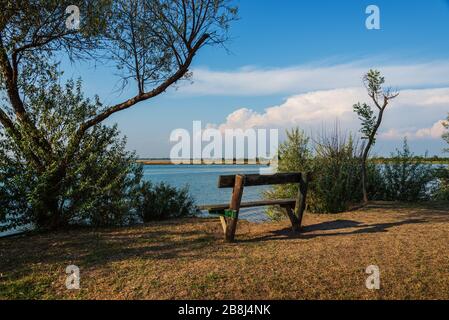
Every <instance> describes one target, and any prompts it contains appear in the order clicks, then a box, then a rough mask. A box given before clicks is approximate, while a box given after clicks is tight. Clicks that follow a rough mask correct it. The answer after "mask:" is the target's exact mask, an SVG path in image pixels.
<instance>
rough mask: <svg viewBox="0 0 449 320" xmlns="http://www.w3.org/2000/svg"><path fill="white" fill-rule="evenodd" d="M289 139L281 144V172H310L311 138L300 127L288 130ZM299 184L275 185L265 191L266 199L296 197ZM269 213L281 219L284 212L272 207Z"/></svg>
mask: <svg viewBox="0 0 449 320" xmlns="http://www.w3.org/2000/svg"><path fill="white" fill-rule="evenodd" d="M286 134H287V139H286V140H285V141H284V142H283V143H281V144H280V146H279V151H278V155H279V163H278V170H279V172H308V171H311V170H312V167H311V165H312V163H311V161H312V153H311V150H310V139H309V138H308V137H307V136H306V135H305V133H304V132H303V131H300V130H299V129H298V128H296V129H293V130H291V131H287V132H286ZM297 193H298V186H297V185H279V186H273V188H271V189H270V190H268V191H266V192H264V194H263V195H264V197H265V198H266V199H288V198H294V197H296V195H297ZM267 215H268V216H269V217H270V218H271V219H273V220H279V219H281V218H282V217H283V215H284V213H283V211H282V210H281V209H279V208H278V207H271V208H269V209H268V210H267Z"/></svg>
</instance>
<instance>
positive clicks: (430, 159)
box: [137, 156, 449, 165]
mask: <svg viewBox="0 0 449 320" xmlns="http://www.w3.org/2000/svg"><path fill="white" fill-rule="evenodd" d="M392 159H393V158H391V157H374V158H371V160H372V161H374V162H375V163H389V162H391V161H392ZM413 160H415V161H417V162H426V163H432V164H449V157H439V156H433V157H423V156H414V157H413ZM242 161H243V164H254V160H252V161H249V160H248V159H244V160H240V161H239V163H238V164H242ZM137 162H139V163H142V164H147V165H150V164H159V165H161V164H172V162H171V160H170V159H169V158H154V159H148V158H146V159H138V160H137ZM184 163H185V164H188V163H195V164H199V161H198V160H195V161H194V160H193V159H190V160H188V159H186V160H184ZM233 163H234V164H236V163H237V160H236V159H234V160H233ZM256 163H257V164H260V163H261V162H260V161H259V159H257V160H256ZM262 163H263V164H267V163H266V160H264V161H263V162H262ZM201 164H210V161H202V162H201ZM223 164H225V160H224V159H223ZM228 164H229V163H228Z"/></svg>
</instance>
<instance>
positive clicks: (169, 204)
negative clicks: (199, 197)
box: [136, 182, 197, 222]
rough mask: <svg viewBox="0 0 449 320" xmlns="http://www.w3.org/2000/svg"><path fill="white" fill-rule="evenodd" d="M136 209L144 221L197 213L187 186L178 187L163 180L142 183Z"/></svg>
mask: <svg viewBox="0 0 449 320" xmlns="http://www.w3.org/2000/svg"><path fill="white" fill-rule="evenodd" d="M136 210H137V212H138V214H139V216H140V217H141V218H142V220H143V221H144V222H148V221H154V220H165V219H172V218H180V217H191V216H194V215H195V214H196V213H197V208H196V206H195V202H194V200H193V198H192V197H191V196H190V195H189V190H188V187H184V188H181V189H178V188H175V187H171V186H169V185H167V184H165V183H163V182H162V183H160V184H156V185H153V184H152V183H151V182H144V183H143V184H142V186H141V188H140V192H139V199H138V203H137V206H136Z"/></svg>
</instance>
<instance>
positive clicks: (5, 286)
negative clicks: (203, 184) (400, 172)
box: [0, 203, 449, 299]
mask: <svg viewBox="0 0 449 320" xmlns="http://www.w3.org/2000/svg"><path fill="white" fill-rule="evenodd" d="M304 222H305V228H304V231H303V233H302V235H300V236H294V235H292V234H291V233H290V231H289V229H288V223H287V222H280V223H266V224H259V225H258V224H252V223H248V222H241V223H239V228H238V235H237V239H238V242H237V243H235V244H225V243H223V241H222V239H221V237H222V236H221V227H220V224H219V222H218V221H217V220H216V219H207V220H205V219H188V220H180V221H171V222H163V223H154V224H148V225H145V226H141V227H133V228H123V229H104V230H99V231H97V232H93V231H91V230H77V231H70V232H61V233H51V234H38V235H32V236H24V237H16V238H7V239H3V240H0V298H3V299H5V298H7V299H14V298H39V299H49V298H63V299H449V204H447V203H446V204H440V205H435V204H434V205H432V206H431V207H430V206H429V205H427V206H405V205H399V204H387V203H376V204H373V205H370V206H369V207H367V208H365V209H363V210H360V211H356V212H350V213H344V214H339V215H310V214H309V215H306V217H305V221H304ZM70 264H75V265H77V266H79V268H80V269H81V289H80V290H79V291H69V290H67V289H66V288H65V276H66V275H65V268H66V266H67V265H70ZM372 264H374V265H377V266H379V268H380V270H381V290H377V291H370V290H368V289H366V287H365V279H366V277H367V276H368V275H367V274H366V273H365V269H366V267H367V266H369V265H372Z"/></svg>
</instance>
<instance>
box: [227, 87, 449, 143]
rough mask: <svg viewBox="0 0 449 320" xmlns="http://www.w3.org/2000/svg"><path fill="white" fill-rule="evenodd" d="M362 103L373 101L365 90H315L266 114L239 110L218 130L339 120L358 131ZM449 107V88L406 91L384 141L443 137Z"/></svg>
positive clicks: (312, 125)
mask: <svg viewBox="0 0 449 320" xmlns="http://www.w3.org/2000/svg"><path fill="white" fill-rule="evenodd" d="M358 101H361V102H367V103H369V102H370V101H369V99H368V98H367V95H366V91H365V89H364V88H360V87H359V88H343V89H333V90H321V91H314V92H309V93H304V94H299V95H294V96H291V97H290V98H288V99H286V100H285V101H284V103H282V104H281V105H278V106H273V107H270V108H267V109H265V111H264V112H256V111H254V110H251V109H249V108H241V109H238V110H236V111H234V112H233V113H231V114H230V115H229V116H228V117H227V118H226V121H225V122H224V123H222V124H220V125H218V127H219V128H220V129H221V130H224V129H227V128H241V129H248V128H261V127H262V128H292V127H296V126H299V127H301V128H303V129H306V130H308V129H310V130H320V129H322V127H323V126H332V125H333V124H334V123H335V121H337V120H338V122H339V123H340V125H341V127H342V128H345V129H347V130H351V131H353V132H356V131H357V130H358V128H359V120H358V119H357V117H356V115H355V114H354V113H353V110H352V106H353V104H354V103H356V102H358ZM448 106H449V87H447V88H438V89H415V90H403V91H401V93H400V95H399V97H398V98H397V99H395V100H394V101H393V102H392V104H391V105H390V106H389V107H388V109H387V111H386V115H385V121H384V124H383V129H382V131H381V138H384V139H397V138H402V137H404V136H409V137H410V138H416V139H423V138H433V139H437V138H440V137H441V134H442V133H443V127H442V121H438V122H436V123H435V121H437V119H438V118H439V119H441V117H442V116H444V115H445V114H446V113H447V110H449V107H448ZM435 117H436V119H435Z"/></svg>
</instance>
